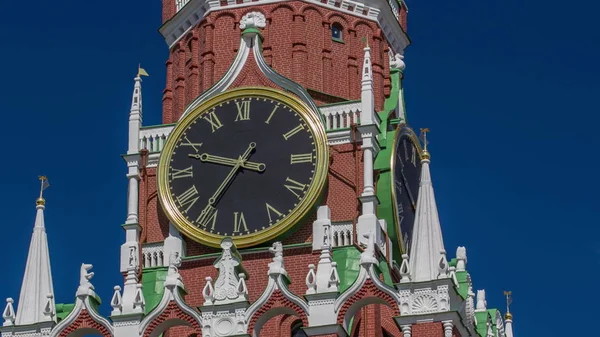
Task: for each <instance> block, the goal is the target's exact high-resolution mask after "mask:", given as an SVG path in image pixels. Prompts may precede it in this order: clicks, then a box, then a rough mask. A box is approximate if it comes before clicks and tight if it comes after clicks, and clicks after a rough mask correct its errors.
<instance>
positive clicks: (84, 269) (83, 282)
mask: <svg viewBox="0 0 600 337" xmlns="http://www.w3.org/2000/svg"><path fill="white" fill-rule="evenodd" d="M93 267H94V266H93V265H91V264H86V263H82V264H81V268H80V269H79V286H89V287H90V288H91V289H94V286H93V285H92V283H91V282H90V280H91V279H92V277H94V272H91V273H88V270H90V269H92V268H93Z"/></svg>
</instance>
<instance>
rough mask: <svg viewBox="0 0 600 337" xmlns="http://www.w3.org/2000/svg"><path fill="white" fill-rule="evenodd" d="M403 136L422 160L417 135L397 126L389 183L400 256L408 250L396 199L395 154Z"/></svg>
mask: <svg viewBox="0 0 600 337" xmlns="http://www.w3.org/2000/svg"><path fill="white" fill-rule="evenodd" d="M403 135H407V136H408V137H409V138H410V140H411V141H412V143H413V144H414V145H415V147H416V148H417V150H418V151H417V154H418V155H419V160H422V159H423V158H422V156H421V154H422V153H423V150H422V149H421V142H419V138H418V137H417V135H416V134H415V132H414V131H413V129H411V128H410V127H409V126H407V125H406V124H399V125H398V128H397V129H396V133H395V134H394V145H393V147H392V153H391V158H390V173H391V174H390V182H391V184H392V186H391V191H392V208H393V210H394V222H395V225H396V226H397V230H396V236H397V240H398V244H399V245H400V249H401V251H402V254H405V253H406V252H407V250H408V247H404V240H402V228H400V219H398V200H397V199H396V174H395V173H396V171H395V168H396V153H397V150H398V146H399V141H400V137H401V136H403Z"/></svg>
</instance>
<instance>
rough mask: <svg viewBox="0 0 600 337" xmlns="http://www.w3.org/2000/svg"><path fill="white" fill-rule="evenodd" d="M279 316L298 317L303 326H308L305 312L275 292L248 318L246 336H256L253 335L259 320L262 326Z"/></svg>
mask: <svg viewBox="0 0 600 337" xmlns="http://www.w3.org/2000/svg"><path fill="white" fill-rule="evenodd" d="M280 314H287V315H291V316H295V317H298V318H299V319H300V320H301V321H302V324H303V325H304V326H308V316H307V314H306V312H304V310H302V308H301V307H300V306H299V305H298V304H296V303H294V302H292V301H290V300H289V299H288V298H286V297H285V296H284V295H283V292H281V290H275V291H274V292H273V294H272V295H271V297H270V298H269V300H268V301H267V302H266V303H265V304H263V305H262V306H261V307H260V309H258V310H257V311H256V312H255V313H254V315H252V317H251V318H250V322H249V323H248V331H247V332H248V334H250V335H251V336H257V335H255V334H254V328H255V327H256V323H257V322H258V320H259V319H262V320H264V322H262V324H264V323H266V322H267V321H269V319H271V318H273V317H275V316H277V315H280ZM261 327H262V325H261ZM259 330H260V329H259Z"/></svg>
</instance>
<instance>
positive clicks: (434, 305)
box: [399, 285, 450, 315]
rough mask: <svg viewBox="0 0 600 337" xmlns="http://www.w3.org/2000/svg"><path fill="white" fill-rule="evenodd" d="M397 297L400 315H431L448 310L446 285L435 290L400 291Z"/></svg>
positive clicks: (448, 301)
mask: <svg viewBox="0 0 600 337" xmlns="http://www.w3.org/2000/svg"><path fill="white" fill-rule="evenodd" d="M399 295H400V301H399V302H400V314H401V315H416V314H431V313H436V312H444V311H448V310H450V296H449V294H448V286H447V285H443V286H438V287H437V288H435V289H432V288H425V289H416V290H414V291H411V290H409V289H406V290H401V291H399Z"/></svg>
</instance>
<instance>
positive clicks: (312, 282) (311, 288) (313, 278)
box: [306, 263, 317, 295]
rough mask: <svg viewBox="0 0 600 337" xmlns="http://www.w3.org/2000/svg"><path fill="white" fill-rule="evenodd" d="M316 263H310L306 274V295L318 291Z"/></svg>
mask: <svg viewBox="0 0 600 337" xmlns="http://www.w3.org/2000/svg"><path fill="white" fill-rule="evenodd" d="M315 269H316V267H315V265H314V264H312V263H311V264H309V265H308V274H306V288H307V289H306V295H312V294H316V293H317V275H316V274H315Z"/></svg>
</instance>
